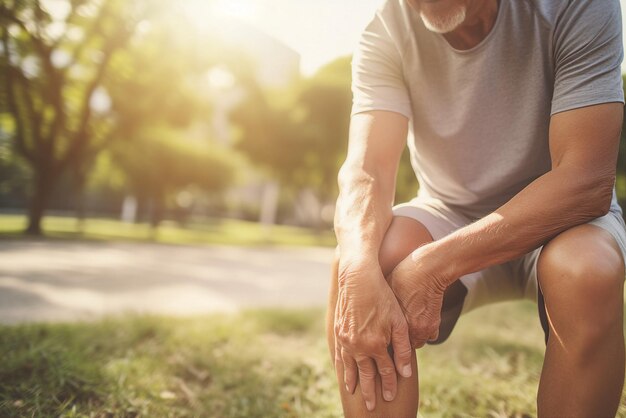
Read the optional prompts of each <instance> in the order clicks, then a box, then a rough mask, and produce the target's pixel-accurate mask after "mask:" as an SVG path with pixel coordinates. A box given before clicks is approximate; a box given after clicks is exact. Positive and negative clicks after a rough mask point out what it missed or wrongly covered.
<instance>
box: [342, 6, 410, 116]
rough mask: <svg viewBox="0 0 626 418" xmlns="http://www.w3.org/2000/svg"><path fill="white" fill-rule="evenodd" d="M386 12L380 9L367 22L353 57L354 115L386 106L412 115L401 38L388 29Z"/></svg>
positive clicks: (387, 108) (403, 113)
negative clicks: (403, 68)
mask: <svg viewBox="0 0 626 418" xmlns="http://www.w3.org/2000/svg"><path fill="white" fill-rule="evenodd" d="M387 11H389V9H387ZM384 12H385V10H384V9H381V10H379V11H378V12H377V13H376V15H375V16H374V19H373V20H372V21H371V22H370V23H369V25H367V27H366V28H365V30H364V31H363V33H362V35H361V39H360V41H359V44H358V47H357V49H356V51H355V53H354V56H353V58H352V95H353V102H352V115H355V114H357V113H361V112H367V111H371V110H387V111H391V112H397V113H400V114H402V115H404V116H406V117H407V118H410V117H411V114H412V111H411V103H410V99H409V93H408V90H407V87H406V83H405V82H404V76H403V71H402V60H401V54H400V50H399V46H398V43H399V42H401V40H399V39H394V38H393V37H392V35H391V33H390V32H389V30H388V28H389V25H390V24H392V22H389V21H385V20H386V18H385V15H386V14H385V13H384ZM390 19H391V18H389V19H387V20H390ZM400 47H401V46H400Z"/></svg>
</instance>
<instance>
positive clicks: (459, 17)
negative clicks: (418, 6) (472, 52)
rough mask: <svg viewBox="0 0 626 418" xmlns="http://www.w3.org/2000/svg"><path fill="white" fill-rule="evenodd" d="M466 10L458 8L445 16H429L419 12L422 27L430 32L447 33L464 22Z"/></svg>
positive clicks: (462, 7)
mask: <svg viewBox="0 0 626 418" xmlns="http://www.w3.org/2000/svg"><path fill="white" fill-rule="evenodd" d="M466 13H467V9H466V7H465V6H460V7H458V8H456V9H455V10H453V11H452V12H451V13H448V14H447V15H445V16H429V15H427V14H426V13H424V12H423V11H420V17H421V18H422V21H423V22H424V26H426V29H428V30H429V31H431V32H436V33H449V32H452V31H453V30H455V29H456V28H458V27H459V26H460V25H461V23H463V22H464V21H465V15H466Z"/></svg>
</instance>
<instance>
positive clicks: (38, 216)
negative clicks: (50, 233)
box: [25, 173, 53, 236]
mask: <svg viewBox="0 0 626 418" xmlns="http://www.w3.org/2000/svg"><path fill="white" fill-rule="evenodd" d="M52 184H53V181H52V180H51V178H50V176H47V175H46V174H43V173H42V174H39V175H37V180H36V181H35V190H34V192H33V196H32V197H31V201H30V207H29V211H28V227H27V228H26V231H25V233H26V234H27V235H34V236H41V235H42V232H43V231H42V229H41V220H42V218H43V215H44V212H45V210H46V206H47V205H48V200H49V198H50V192H51V190H50V189H51V186H52Z"/></svg>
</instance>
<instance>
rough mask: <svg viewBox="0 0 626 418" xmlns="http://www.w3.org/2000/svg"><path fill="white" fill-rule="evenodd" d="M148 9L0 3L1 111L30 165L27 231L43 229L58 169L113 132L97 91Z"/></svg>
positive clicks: (18, 0)
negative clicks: (98, 102)
mask: <svg viewBox="0 0 626 418" xmlns="http://www.w3.org/2000/svg"><path fill="white" fill-rule="evenodd" d="M145 12H146V10H141V9H140V7H139V4H138V3H137V2H123V1H122V0H108V1H103V2H94V1H89V0H73V1H69V0H68V1H66V2H64V3H63V5H62V6H60V7H57V8H56V9H53V8H46V7H45V6H44V5H43V4H42V3H41V2H40V1H37V0H13V1H10V0H6V1H3V2H2V3H1V4H0V23H1V25H0V26H1V29H0V30H1V32H0V36H1V42H2V43H1V45H2V47H1V48H0V52H1V55H0V69H1V71H0V73H1V74H2V80H1V81H2V83H1V86H2V88H1V90H0V92H1V95H0V97H1V99H2V100H1V102H0V105H1V107H0V112H2V113H9V114H10V115H11V116H12V118H13V120H14V123H15V130H14V132H13V138H12V139H13V141H14V148H15V150H16V151H17V153H18V154H19V155H20V156H21V157H22V158H23V159H24V160H25V161H26V162H27V163H28V165H29V166H30V168H31V169H32V172H33V177H34V178H33V187H32V197H31V202H30V208H29V224H28V228H27V232H28V233H30V234H41V218H42V216H43V213H44V210H45V208H46V205H47V203H48V200H49V198H50V194H51V192H52V189H53V187H54V186H55V184H56V183H57V181H58V180H59V178H60V176H61V175H62V174H63V173H65V172H67V171H68V169H69V168H70V167H72V166H77V165H78V164H79V163H80V161H81V160H83V159H85V158H86V156H91V155H95V154H96V153H97V152H98V151H99V150H101V149H102V148H103V147H104V146H106V144H107V143H108V141H109V140H110V139H111V137H112V132H113V130H112V129H111V121H110V120H107V119H105V118H99V117H98V115H97V114H96V113H97V112H95V110H96V109H94V107H95V106H94V97H95V93H96V92H97V90H98V89H99V88H100V87H101V85H102V83H103V81H104V79H105V76H106V74H107V71H108V69H109V66H110V63H111V62H112V60H113V58H114V57H115V55H116V54H117V53H118V52H119V51H121V50H123V49H124V48H125V47H126V45H127V43H128V42H129V40H130V39H131V37H132V35H133V33H134V31H135V28H136V25H137V22H138V21H139V19H140V18H141V17H142V16H143V15H144V14H145ZM96 125H98V126H96Z"/></svg>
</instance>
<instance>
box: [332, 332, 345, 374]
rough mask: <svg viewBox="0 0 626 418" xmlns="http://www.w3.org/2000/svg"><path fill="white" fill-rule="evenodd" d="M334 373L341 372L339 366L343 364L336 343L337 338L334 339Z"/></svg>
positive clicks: (339, 347) (339, 349)
mask: <svg viewBox="0 0 626 418" xmlns="http://www.w3.org/2000/svg"><path fill="white" fill-rule="evenodd" d="M334 360H335V361H334V363H333V364H334V365H335V372H337V373H338V372H339V370H341V367H340V366H341V365H342V364H343V359H342V358H341V346H340V345H339V344H338V343H337V338H335V359H334Z"/></svg>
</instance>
